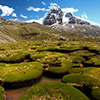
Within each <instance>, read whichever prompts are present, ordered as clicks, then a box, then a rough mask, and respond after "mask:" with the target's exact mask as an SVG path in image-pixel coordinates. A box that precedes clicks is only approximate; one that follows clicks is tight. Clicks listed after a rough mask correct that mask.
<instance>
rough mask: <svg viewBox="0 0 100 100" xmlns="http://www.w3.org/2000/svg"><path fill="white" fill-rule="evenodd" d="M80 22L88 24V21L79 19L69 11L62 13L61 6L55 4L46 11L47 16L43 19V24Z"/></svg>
mask: <svg viewBox="0 0 100 100" xmlns="http://www.w3.org/2000/svg"><path fill="white" fill-rule="evenodd" d="M65 23H69V24H81V25H84V24H85V25H90V23H89V22H87V21H84V20H81V19H79V18H76V17H75V16H73V15H72V14H71V13H70V12H68V13H63V11H62V10H61V8H60V7H59V6H58V5H57V4H53V5H52V6H51V7H50V10H49V11H48V14H47V16H46V17H45V19H44V22H43V24H44V25H52V24H65Z"/></svg>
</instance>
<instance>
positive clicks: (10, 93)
mask: <svg viewBox="0 0 100 100" xmlns="http://www.w3.org/2000/svg"><path fill="white" fill-rule="evenodd" d="M48 81H49V82H50V81H56V82H61V79H52V78H48V77H45V76H42V79H41V81H40V83H41V82H48ZM30 87H31V86H28V87H24V88H19V89H13V90H5V95H6V99H5V100H17V99H18V98H19V97H20V96H21V95H22V94H23V93H24V92H26V91H27V90H28V89H29V88H30Z"/></svg>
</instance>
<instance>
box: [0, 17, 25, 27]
mask: <svg viewBox="0 0 100 100" xmlns="http://www.w3.org/2000/svg"><path fill="white" fill-rule="evenodd" d="M23 23H25V22H24V21H20V20H19V19H9V20H6V19H5V18H3V17H1V16H0V25H18V24H23Z"/></svg>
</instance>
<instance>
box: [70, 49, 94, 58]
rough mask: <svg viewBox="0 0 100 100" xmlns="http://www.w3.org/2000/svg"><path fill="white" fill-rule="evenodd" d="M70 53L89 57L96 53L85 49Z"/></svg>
mask: <svg viewBox="0 0 100 100" xmlns="http://www.w3.org/2000/svg"><path fill="white" fill-rule="evenodd" d="M70 55H74V56H85V57H91V56H94V55H96V54H95V53H91V52H89V51H87V50H79V51H74V52H71V53H70Z"/></svg>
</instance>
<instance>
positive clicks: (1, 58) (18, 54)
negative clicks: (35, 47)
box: [0, 50, 30, 63]
mask: <svg viewBox="0 0 100 100" xmlns="http://www.w3.org/2000/svg"><path fill="white" fill-rule="evenodd" d="M26 58H30V55H29V54H27V53H25V52H24V51H16V50H15V51H11V50H9V52H7V51H4V52H0V62H4V63H20V62H22V61H24V60H25V59H26Z"/></svg>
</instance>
